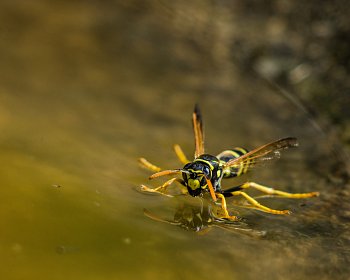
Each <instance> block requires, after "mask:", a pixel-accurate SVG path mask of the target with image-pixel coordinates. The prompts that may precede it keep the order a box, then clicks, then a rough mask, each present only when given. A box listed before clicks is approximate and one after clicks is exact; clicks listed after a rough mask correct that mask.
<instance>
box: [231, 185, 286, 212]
mask: <svg viewBox="0 0 350 280" xmlns="http://www.w3.org/2000/svg"><path fill="white" fill-rule="evenodd" d="M231 194H232V195H241V196H243V197H244V198H245V199H246V200H248V201H249V202H250V204H251V205H252V206H254V208H256V209H258V210H261V211H263V212H267V213H271V214H276V215H288V214H290V213H291V212H290V211H289V210H275V209H271V208H269V207H266V206H264V205H261V204H260V203H259V202H257V201H256V200H255V199H254V198H252V197H251V196H249V195H248V194H246V193H245V192H242V191H235V192H232V193H231Z"/></svg>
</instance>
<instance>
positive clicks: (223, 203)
mask: <svg viewBox="0 0 350 280" xmlns="http://www.w3.org/2000/svg"><path fill="white" fill-rule="evenodd" d="M216 196H217V197H219V198H220V199H221V210H222V211H223V214H222V217H220V218H225V219H228V220H231V221H238V220H239V219H238V217H237V216H231V215H230V214H229V213H228V210H227V205H226V199H225V196H224V195H223V194H221V193H217V194H216ZM220 216H221V215H220Z"/></svg>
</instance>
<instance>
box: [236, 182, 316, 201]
mask: <svg viewBox="0 0 350 280" xmlns="http://www.w3.org/2000/svg"><path fill="white" fill-rule="evenodd" d="M240 188H242V189H247V188H254V189H256V190H258V191H261V192H263V193H266V194H269V195H277V196H281V197H287V198H308V197H314V196H318V195H319V192H309V193H288V192H283V191H279V190H275V189H273V188H269V187H266V186H263V185H260V184H257V183H254V182H247V183H244V184H243V185H242V186H240Z"/></svg>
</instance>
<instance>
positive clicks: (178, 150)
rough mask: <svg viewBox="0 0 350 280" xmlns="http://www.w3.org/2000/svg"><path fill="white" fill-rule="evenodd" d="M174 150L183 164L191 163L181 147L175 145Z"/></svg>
mask: <svg viewBox="0 0 350 280" xmlns="http://www.w3.org/2000/svg"><path fill="white" fill-rule="evenodd" d="M174 150H175V153H176V155H177V157H178V158H179V160H180V161H181V163H183V164H186V163H189V162H190V161H189V160H188V159H187V157H186V155H185V153H184V152H183V151H182V149H181V147H180V145H178V144H175V145H174Z"/></svg>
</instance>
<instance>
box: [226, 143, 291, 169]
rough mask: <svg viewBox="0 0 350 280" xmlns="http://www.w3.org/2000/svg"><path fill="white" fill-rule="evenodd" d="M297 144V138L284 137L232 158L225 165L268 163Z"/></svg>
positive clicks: (248, 166) (247, 165) (248, 165)
mask: <svg viewBox="0 0 350 280" xmlns="http://www.w3.org/2000/svg"><path fill="white" fill-rule="evenodd" d="M297 146H298V142H297V139H296V138H293V137H288V138H283V139H280V140H277V141H274V142H271V143H268V144H266V145H263V146H261V147H259V148H257V149H255V150H252V151H250V152H248V153H246V154H244V155H242V156H240V157H238V158H234V159H231V160H230V161H228V162H226V164H225V165H224V167H239V166H242V165H244V166H246V168H247V169H248V168H251V167H253V166H256V165H258V164H261V163H266V162H267V161H270V160H273V159H277V158H280V157H281V151H282V150H285V149H288V148H293V147H297Z"/></svg>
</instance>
